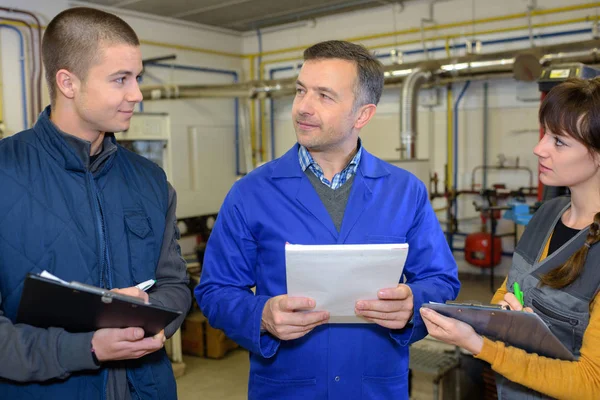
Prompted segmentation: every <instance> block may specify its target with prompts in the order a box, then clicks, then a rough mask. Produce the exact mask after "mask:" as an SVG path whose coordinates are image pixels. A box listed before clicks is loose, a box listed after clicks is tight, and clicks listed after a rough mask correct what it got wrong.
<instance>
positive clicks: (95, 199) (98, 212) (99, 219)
mask: <svg viewBox="0 0 600 400" xmlns="http://www.w3.org/2000/svg"><path fill="white" fill-rule="evenodd" d="M86 175H87V177H88V183H89V185H90V192H91V197H92V198H91V201H92V204H93V205H94V213H95V217H96V230H97V232H98V238H99V239H100V287H102V288H106V287H107V285H106V283H107V282H106V280H105V270H106V269H107V268H108V266H107V262H108V260H107V258H106V254H107V251H106V230H105V229H104V216H103V214H102V209H101V205H100V197H99V195H98V190H96V189H97V188H96V183H95V182H94V176H93V175H92V174H91V173H90V172H87V173H86ZM109 289H110V288H109ZM103 381H104V393H103V395H104V396H103V398H104V399H107V398H108V369H106V368H105V369H104V371H103Z"/></svg>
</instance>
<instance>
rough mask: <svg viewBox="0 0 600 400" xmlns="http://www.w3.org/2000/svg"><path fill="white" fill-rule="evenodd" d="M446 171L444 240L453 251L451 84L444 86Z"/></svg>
mask: <svg viewBox="0 0 600 400" xmlns="http://www.w3.org/2000/svg"><path fill="white" fill-rule="evenodd" d="M446 117H447V118H448V120H447V125H446V149H447V153H446V171H445V181H446V182H445V193H446V196H449V197H447V201H448V208H447V209H446V220H447V225H446V232H447V234H446V240H447V241H448V246H450V251H454V235H453V234H452V201H451V197H450V196H452V195H451V194H450V192H451V191H452V84H451V83H449V84H448V86H446Z"/></svg>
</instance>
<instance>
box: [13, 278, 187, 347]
mask: <svg viewBox="0 0 600 400" xmlns="http://www.w3.org/2000/svg"><path fill="white" fill-rule="evenodd" d="M181 314H182V312H181V311H177V310H173V309H170V308H166V307H162V306H157V305H153V304H147V303H145V302H144V301H143V300H141V299H138V298H135V297H131V296H125V295H122V294H118V293H114V292H111V291H109V290H107V289H101V288H98V287H95V286H90V285H86V284H83V283H78V282H71V283H63V282H59V281H55V280H52V279H48V278H43V277H41V276H38V275H33V274H29V275H27V278H26V279H25V284H24V287H23V293H22V294H21V302H20V304H19V311H18V314H17V323H23V324H27V325H33V326H36V327H39V328H50V327H59V328H63V329H65V330H66V331H68V332H72V333H78V332H91V331H95V330H98V329H102V328H129V327H139V328H143V329H144V334H145V336H154V335H155V334H157V333H158V332H160V331H161V330H162V329H163V328H164V327H165V326H167V325H168V324H170V323H171V322H172V321H173V320H174V319H175V318H177V317H178V316H180V315H181Z"/></svg>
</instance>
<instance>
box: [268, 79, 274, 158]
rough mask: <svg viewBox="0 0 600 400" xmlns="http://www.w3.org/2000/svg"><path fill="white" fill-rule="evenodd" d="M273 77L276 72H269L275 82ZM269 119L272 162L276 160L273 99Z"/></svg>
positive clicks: (272, 99)
mask: <svg viewBox="0 0 600 400" xmlns="http://www.w3.org/2000/svg"><path fill="white" fill-rule="evenodd" d="M273 75H275V70H273V69H272V70H270V71H269V79H270V80H273ZM269 118H270V120H271V126H270V127H269V128H270V129H271V160H274V159H275V99H274V98H273V97H271V101H270V110H269Z"/></svg>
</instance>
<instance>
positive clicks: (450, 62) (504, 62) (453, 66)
mask: <svg viewBox="0 0 600 400" xmlns="http://www.w3.org/2000/svg"><path fill="white" fill-rule="evenodd" d="M598 48H600V40H587V41H582V42H575V43H564V44H560V45H552V46H544V47H538V48H536V50H537V51H538V52H539V54H550V56H547V57H542V58H541V60H540V62H541V63H543V64H544V65H548V64H552V63H555V62H566V61H567V60H568V61H579V62H582V61H583V62H595V60H598V57H597V53H598V50H597V49H598ZM584 49H587V50H586V51H584V52H583V53H582V52H581V51H582V50H584ZM590 49H591V50H590ZM572 52H575V53H574V54H572ZM514 53H515V52H514V51H505V52H498V53H490V54H482V55H469V56H464V57H457V58H450V59H443V60H439V61H436V62H437V63H439V64H441V67H440V68H438V69H436V70H434V71H433V72H432V74H433V75H434V76H435V77H437V78H438V81H436V83H439V84H445V83H447V82H454V81H458V80H461V78H462V79H463V80H464V78H465V77H468V78H472V77H476V76H478V75H488V74H500V73H508V72H512V70H513V63H514V59H515V57H514ZM423 65H424V64H423V62H415V63H406V64H402V65H400V66H398V65H394V66H388V67H386V68H385V69H386V73H385V75H386V77H385V83H386V85H389V84H393V83H400V82H403V81H405V79H406V77H407V76H408V75H410V74H411V73H412V72H413V70H416V69H417V68H423ZM399 68H400V69H399ZM295 81H296V78H287V79H281V80H269V81H251V82H246V83H239V84H233V85H219V86H217V85H179V86H177V85H169V86H168V87H160V86H154V87H147V86H142V87H141V90H142V93H143V94H144V97H145V98H146V99H147V100H161V99H169V98H194V97H245V98H263V97H265V98H266V97H274V96H287V95H291V94H293V93H294V91H295Z"/></svg>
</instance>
